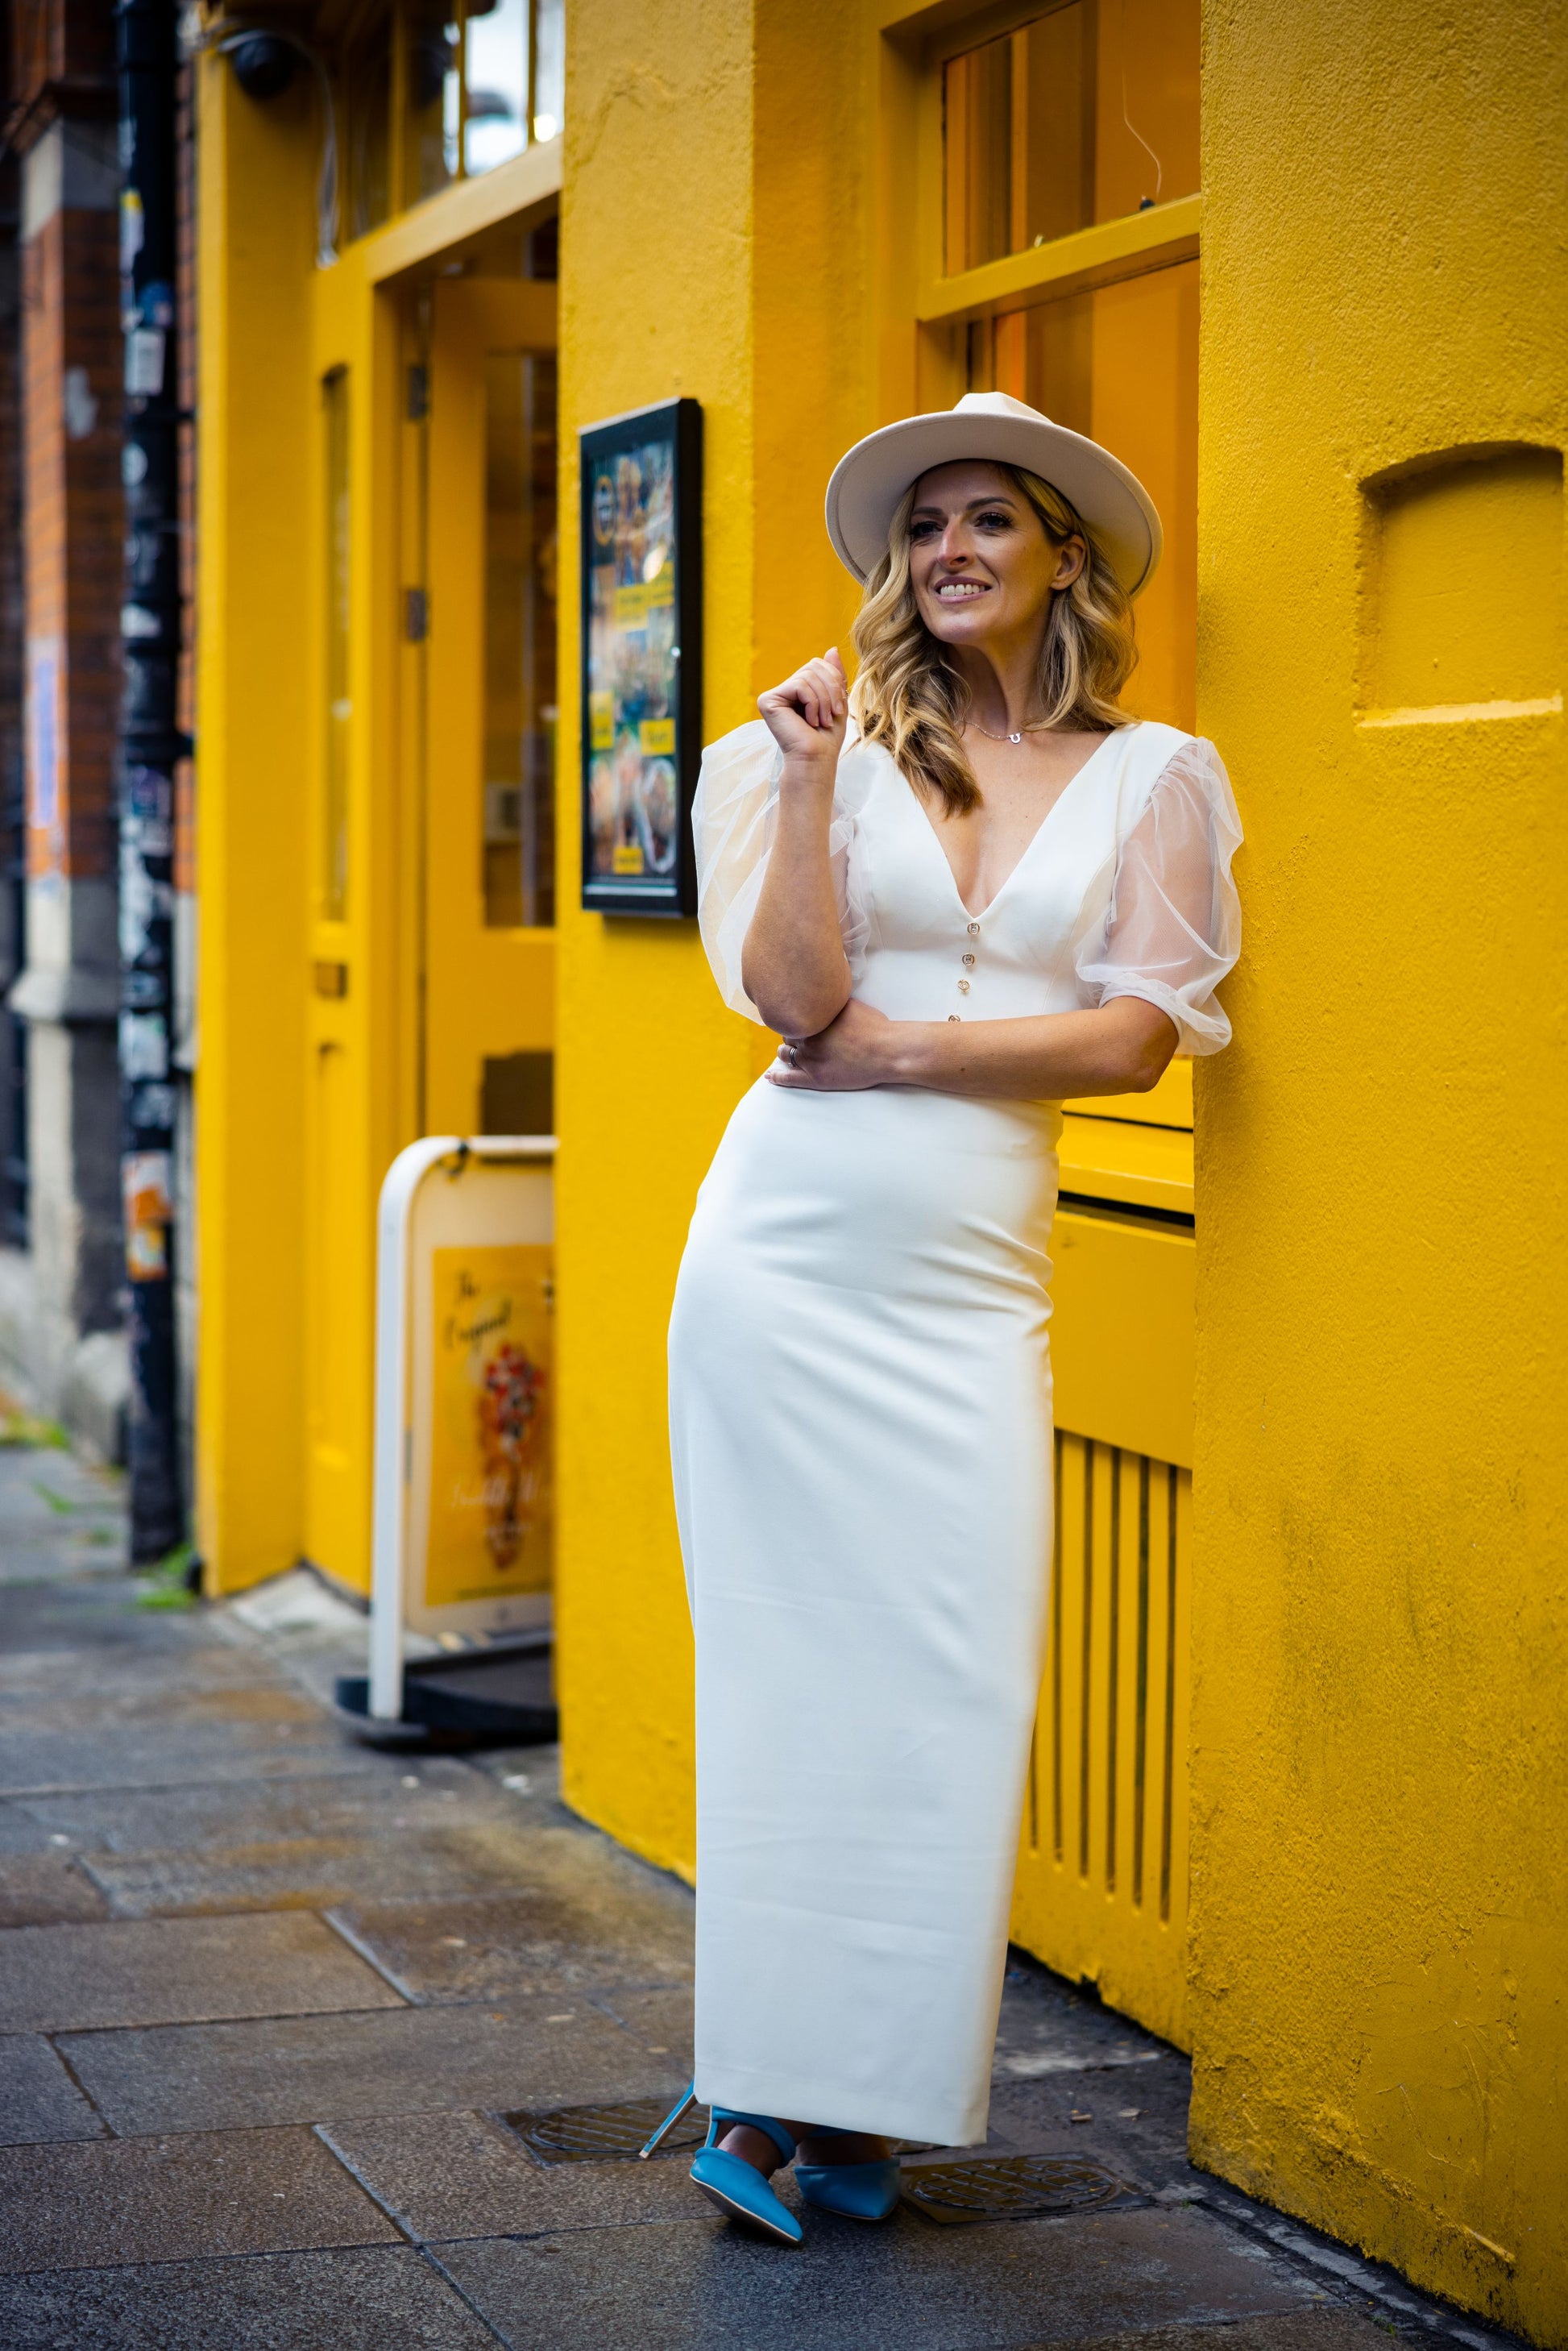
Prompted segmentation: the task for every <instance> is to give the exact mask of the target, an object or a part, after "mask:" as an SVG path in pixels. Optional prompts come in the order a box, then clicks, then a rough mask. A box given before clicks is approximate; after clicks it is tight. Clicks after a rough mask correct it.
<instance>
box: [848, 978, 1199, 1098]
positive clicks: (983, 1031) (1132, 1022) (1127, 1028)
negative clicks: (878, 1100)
mask: <svg viewBox="0 0 1568 2351" xmlns="http://www.w3.org/2000/svg"><path fill="white" fill-rule="evenodd" d="M1177 1042H1178V1039H1177V1033H1176V1025H1175V1023H1174V1022H1173V1021H1172V1020H1170V1019H1168V1018H1167V1016H1166V1015H1165V1014H1164V1013H1163V1012H1161V1011H1160V1010H1159V1009H1158V1006H1156V1005H1153V1004H1148V1003H1146V1002H1145V1000H1144V999H1143V998H1142V997H1137V996H1118V997H1114V998H1112V999H1111V1001H1110V1002H1109V1003H1108V1004H1103V1005H1101V1006H1100V1007H1099V1008H1098V1009H1097V1010H1095V1011H1091V1012H1047V1013H1041V1014H1039V1015H1036V1016H1034V1017H1032V1018H1029V1019H1019V1020H952V1021H947V1020H892V1021H889V1022H888V1028H887V1041H886V1047H885V1051H886V1057H887V1062H888V1071H887V1075H886V1076H885V1077H884V1078H883V1080H882V1083H883V1084H884V1085H904V1086H927V1087H929V1088H930V1089H931V1091H932V1092H936V1093H950V1094H991V1095H1002V1096H1003V1097H1005V1098H1008V1099H1011V1100H1013V1101H1019V1102H1061V1101H1063V1100H1064V1099H1065V1098H1067V1097H1069V1096H1075V1095H1079V1094H1122V1093H1147V1091H1148V1090H1149V1088H1150V1087H1151V1086H1153V1085H1156V1084H1157V1083H1158V1081H1159V1078H1160V1077H1161V1075H1162V1073H1163V1072H1164V1071H1165V1068H1166V1065H1167V1064H1168V1061H1169V1060H1170V1057H1171V1055H1172V1054H1173V1053H1174V1052H1175V1050H1176V1047H1177Z"/></svg>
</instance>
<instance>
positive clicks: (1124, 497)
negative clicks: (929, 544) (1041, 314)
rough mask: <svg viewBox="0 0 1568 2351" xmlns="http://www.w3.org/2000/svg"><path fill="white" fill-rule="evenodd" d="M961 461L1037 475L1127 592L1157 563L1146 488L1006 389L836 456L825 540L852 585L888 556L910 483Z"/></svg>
mask: <svg viewBox="0 0 1568 2351" xmlns="http://www.w3.org/2000/svg"><path fill="white" fill-rule="evenodd" d="M963 457H971V458H976V457H978V458H982V459H984V460H986V461H987V462H989V463H990V464H992V465H1020V466H1023V468H1024V470H1025V471H1026V472H1028V473H1031V474H1038V475H1039V476H1040V478H1041V480H1042V481H1044V482H1049V483H1050V485H1051V486H1052V488H1053V489H1056V490H1060V491H1061V493H1062V496H1064V498H1065V499H1066V500H1067V502H1068V504H1069V505H1070V506H1072V507H1074V508H1075V511H1076V512H1077V513H1078V514H1080V515H1081V516H1082V517H1083V518H1084V520H1085V522H1086V523H1087V524H1088V526H1089V528H1090V529H1091V530H1092V531H1093V532H1094V534H1095V537H1096V538H1097V539H1098V540H1099V542H1100V545H1101V546H1102V548H1103V549H1105V552H1106V555H1107V556H1108V557H1109V559H1110V560H1111V562H1112V563H1113V564H1114V565H1115V567H1116V576H1117V578H1118V579H1119V580H1121V583H1122V585H1123V587H1124V588H1125V589H1126V590H1127V593H1128V595H1129V596H1136V595H1137V592H1138V590H1139V589H1140V588H1142V587H1143V586H1144V585H1145V584H1146V582H1147V580H1148V577H1149V574H1150V573H1151V572H1152V571H1153V569H1154V567H1155V565H1156V564H1157V563H1158V561H1159V549H1160V528H1159V517H1158V514H1157V513H1156V512H1155V507H1154V500H1153V499H1152V498H1151V497H1150V496H1149V495H1148V492H1147V490H1146V489H1145V488H1144V486H1143V484H1142V483H1141V482H1140V481H1139V480H1138V479H1137V475H1135V474H1132V473H1129V472H1128V470H1127V467H1126V466H1125V465H1123V464H1122V462H1121V459H1120V458H1119V457H1113V456H1112V455H1111V453H1110V451H1109V450H1108V449H1102V448H1101V447H1100V445H1099V443H1098V442H1097V441H1088V440H1085V437H1084V435H1083V434H1081V433H1069V432H1068V430H1067V427H1066V426H1065V425H1064V424H1053V423H1052V422H1051V419H1050V418H1049V417H1048V416H1042V415H1041V413H1040V411H1039V410H1038V409H1037V408H1028V407H1026V406H1025V405H1024V403H1023V401H1021V400H1014V399H1012V396H1011V395H1010V394H1009V393H1007V392H965V394H964V396H963V398H962V399H961V401H960V402H959V403H958V405H957V407H956V408H940V409H937V410H935V411H934V412H933V413H930V414H929V415H925V416H906V417H905V418H904V419H903V420H902V422H901V423H898V424H885V425H884V426H883V427H882V429H881V431H880V432H879V433H868V434H867V436H866V438H865V440H864V441H857V443H856V444H855V446H854V448H853V449H851V450H850V451H849V453H848V454H847V455H846V456H843V457H841V458H840V459H839V461H838V463H837V465H836V466H835V467H834V469H833V479H832V480H831V481H830V482H829V483H828V485H827V536H828V537H829V538H830V539H831V540H832V541H833V546H834V552H835V553H836V555H837V557H838V559H839V561H840V562H841V563H843V564H844V565H846V568H847V569H849V570H851V571H853V573H854V574H855V577H856V578H857V580H864V579H865V578H866V577H867V574H868V573H869V572H871V571H873V570H874V569H876V567H877V564H878V563H880V561H881V560H882V558H883V556H884V555H886V553H887V552H888V531H889V530H890V529H891V528H892V524H893V517H894V515H895V514H896V513H897V511H898V501H899V499H900V498H901V497H902V496H903V495H904V493H905V491H906V490H907V489H908V488H909V485H910V483H911V482H915V481H918V480H919V477H920V475H922V474H926V473H929V471H930V469H931V467H932V466H933V465H951V464H953V463H954V461H955V460H956V459H959V458H963Z"/></svg>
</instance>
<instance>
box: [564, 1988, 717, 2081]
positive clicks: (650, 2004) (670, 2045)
mask: <svg viewBox="0 0 1568 2351" xmlns="http://www.w3.org/2000/svg"><path fill="white" fill-rule="evenodd" d="M588 1998H589V1999H591V2000H592V2001H593V2003H594V2005H595V2007H596V2008H601V2009H603V2011H604V2012H605V2014H606V2015H607V2016H613V2017H614V2019H615V2021H616V2022H617V2023H618V2024H619V2025H620V2026H622V2027H623V2028H624V2030H625V2031H626V2032H628V2034H629V2035H630V2037H631V2038H632V2040H634V2041H635V2042H636V2043H637V2044H638V2046H639V2048H640V2049H645V2050H646V2051H647V2052H648V2054H649V2057H658V2058H659V2059H661V2060H663V2061H664V2062H665V2063H666V2064H670V2065H673V2066H674V2067H675V2069H676V2071H677V2073H678V2074H679V2075H680V2079H681V2080H682V2081H683V2082H689V2081H690V2080H691V2075H692V2072H693V2069H694V2060H693V2057H692V2052H691V1992H690V1991H688V1990H680V1991H595V1992H591V1993H589V1994H588Z"/></svg>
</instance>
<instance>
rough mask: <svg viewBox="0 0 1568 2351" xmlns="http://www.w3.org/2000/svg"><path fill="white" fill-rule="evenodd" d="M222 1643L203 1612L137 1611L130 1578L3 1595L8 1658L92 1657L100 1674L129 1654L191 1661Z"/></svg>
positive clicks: (0, 1608) (1, 1619)
mask: <svg viewBox="0 0 1568 2351" xmlns="http://www.w3.org/2000/svg"><path fill="white" fill-rule="evenodd" d="M0 1540H3V1538H0ZM222 1640H223V1635H222V1634H221V1633H220V1632H219V1631H218V1630H217V1628H216V1626H215V1625H214V1624H213V1620H212V1619H211V1617H210V1616H209V1615H208V1614H207V1613H206V1611H205V1610H204V1609H200V1608H192V1609H190V1610H184V1609H182V1610H177V1611H173V1612H170V1611H166V1610H162V1609H144V1608H139V1607H138V1606H137V1605H136V1594H135V1591H134V1589H133V1588H132V1587H131V1585H130V1579H129V1577H126V1576H111V1577H108V1578H105V1577H102V1576H95V1577H92V1578H90V1579H87V1580H83V1581H78V1582H72V1583H54V1582H50V1581H45V1582H42V1583H31V1584H26V1583H24V1584H12V1585H10V1586H8V1587H7V1588H5V1589H3V1590H0V1650H3V1651H4V1652H5V1655H7V1656H36V1654H37V1653H38V1652H39V1651H40V1650H47V1649H55V1650H59V1649H74V1650H81V1651H90V1652H91V1653H92V1656H93V1661H94V1663H95V1664H96V1665H97V1666H98V1667H99V1670H107V1669H109V1667H112V1666H113V1665H114V1664H115V1663H116V1662H117V1661H119V1660H120V1659H123V1658H124V1657H126V1656H128V1655H130V1654H135V1653H140V1655H141V1656H161V1657H165V1658H168V1657H172V1656H192V1655H193V1654H194V1653H195V1652H197V1651H199V1650H206V1649H209V1648H211V1647H213V1646H216V1645H218V1644H220V1643H221V1642H222Z"/></svg>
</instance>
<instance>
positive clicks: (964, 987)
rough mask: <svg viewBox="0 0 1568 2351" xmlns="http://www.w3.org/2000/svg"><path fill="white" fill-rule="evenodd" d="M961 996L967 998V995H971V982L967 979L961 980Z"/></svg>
mask: <svg viewBox="0 0 1568 2351" xmlns="http://www.w3.org/2000/svg"><path fill="white" fill-rule="evenodd" d="M959 994H960V995H961V996H967V995H968V994H969V982H968V980H967V979H961V980H960V982H959Z"/></svg>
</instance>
